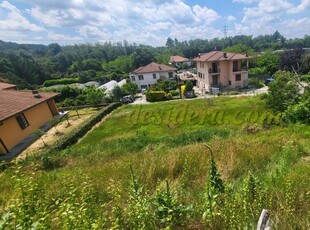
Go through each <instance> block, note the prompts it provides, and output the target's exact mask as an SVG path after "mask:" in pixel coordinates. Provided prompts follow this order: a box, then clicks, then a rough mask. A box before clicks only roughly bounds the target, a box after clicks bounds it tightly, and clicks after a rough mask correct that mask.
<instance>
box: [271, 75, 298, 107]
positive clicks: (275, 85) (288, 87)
mask: <svg viewBox="0 0 310 230" xmlns="http://www.w3.org/2000/svg"><path fill="white" fill-rule="evenodd" d="M274 77H275V81H273V82H271V83H270V84H269V85H268V86H269V89H268V95H267V97H266V104H267V107H268V108H270V109H272V110H274V111H280V112H284V111H285V110H286V108H287V107H288V106H289V105H291V104H294V103H295V100H296V98H297V96H298V91H299V89H298V86H297V85H296V84H295V83H294V81H293V80H294V79H293V78H294V75H293V74H291V73H289V72H286V71H278V72H277V73H276V74H275V75H274Z"/></svg>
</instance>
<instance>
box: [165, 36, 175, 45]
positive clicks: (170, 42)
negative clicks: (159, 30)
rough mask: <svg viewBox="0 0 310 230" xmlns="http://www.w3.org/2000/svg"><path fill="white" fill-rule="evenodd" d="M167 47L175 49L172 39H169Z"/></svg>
mask: <svg viewBox="0 0 310 230" xmlns="http://www.w3.org/2000/svg"><path fill="white" fill-rule="evenodd" d="M166 46H167V47H173V46H174V41H173V40H172V38H167V41H166Z"/></svg>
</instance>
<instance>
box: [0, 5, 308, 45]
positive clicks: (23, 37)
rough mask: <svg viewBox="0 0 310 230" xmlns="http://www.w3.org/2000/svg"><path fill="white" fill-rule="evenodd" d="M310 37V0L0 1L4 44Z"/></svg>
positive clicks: (0, 33)
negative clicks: (278, 36)
mask: <svg viewBox="0 0 310 230" xmlns="http://www.w3.org/2000/svg"><path fill="white" fill-rule="evenodd" d="M224 28H226V34H227V36H235V35H253V36H254V37H256V36H258V35H264V34H273V33H274V32H275V31H276V30H278V31H279V32H280V33H281V34H282V35H284V36H285V37H286V38H301V37H304V35H305V34H308V35H310V0H260V1H259V0H169V1H166V0H144V1H140V0H14V1H2V0H0V40H3V41H11V42H17V43H35V44H46V45H47V44H50V43H55V42H57V43H59V44H61V45H70V44H78V43H86V42H87V43H96V42H106V41H110V42H119V41H124V40H126V41H128V42H129V43H133V42H135V43H137V44H146V45H152V46H164V45H165V43H166V41H167V38H168V37H171V38H173V39H174V38H177V39H178V40H179V41H184V40H190V39H196V38H200V39H212V38H215V37H218V38H223V37H224V35H225V33H224V31H225V29H224Z"/></svg>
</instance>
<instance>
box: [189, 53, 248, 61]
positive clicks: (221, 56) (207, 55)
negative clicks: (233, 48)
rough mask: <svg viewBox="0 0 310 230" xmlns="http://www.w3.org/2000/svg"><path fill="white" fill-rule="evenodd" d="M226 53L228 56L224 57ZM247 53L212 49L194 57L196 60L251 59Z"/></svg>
mask: <svg viewBox="0 0 310 230" xmlns="http://www.w3.org/2000/svg"><path fill="white" fill-rule="evenodd" d="M225 54H226V57H224V56H225ZM250 58H252V57H249V56H247V55H245V54H237V53H228V52H223V51H211V52H209V53H204V54H200V55H199V57H197V58H194V59H193V60H194V61H197V62H200V61H203V62H205V61H224V60H242V59H250Z"/></svg>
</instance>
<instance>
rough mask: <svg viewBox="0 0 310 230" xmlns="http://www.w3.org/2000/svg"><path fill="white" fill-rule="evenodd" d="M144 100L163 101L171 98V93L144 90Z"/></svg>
mask: <svg viewBox="0 0 310 230" xmlns="http://www.w3.org/2000/svg"><path fill="white" fill-rule="evenodd" d="M145 95H146V100H147V101H150V102H153V101H165V100H171V99H172V95H171V93H166V92H165V91H148V92H146V94H145Z"/></svg>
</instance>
